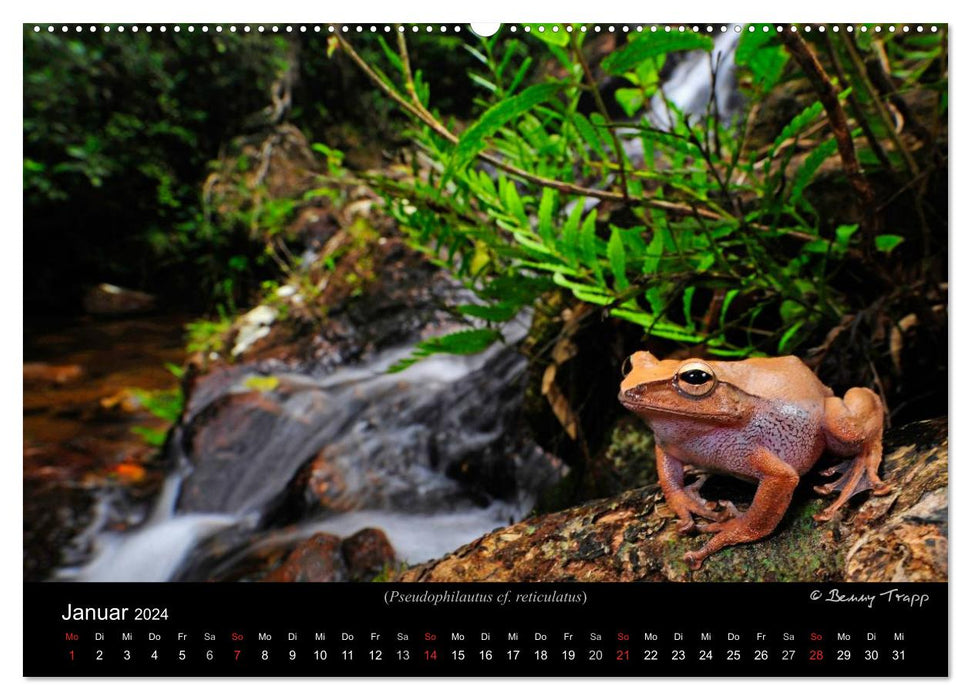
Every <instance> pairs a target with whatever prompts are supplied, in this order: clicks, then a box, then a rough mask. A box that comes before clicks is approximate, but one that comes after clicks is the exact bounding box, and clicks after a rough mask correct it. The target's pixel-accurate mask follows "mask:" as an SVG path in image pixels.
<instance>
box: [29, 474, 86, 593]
mask: <svg viewBox="0 0 971 700" xmlns="http://www.w3.org/2000/svg"><path fill="white" fill-rule="evenodd" d="M35 476H36V475H35ZM95 506H96V501H95V498H94V495H93V494H92V493H91V492H90V491H88V490H86V489H79V488H75V487H73V486H72V485H70V484H69V483H60V482H57V481H48V480H46V479H40V478H25V479H24V580H25V581H42V580H44V579H45V578H47V577H48V576H50V574H51V573H52V572H53V571H54V570H55V569H56V568H57V567H59V566H62V565H64V564H69V563H74V562H71V561H70V558H71V557H70V554H69V551H70V550H71V549H72V548H73V545H74V544H75V541H76V540H77V538H79V537H80V536H81V535H82V534H83V533H84V532H85V530H86V529H87V528H88V527H89V526H90V525H91V523H92V522H93V521H94V519H95V517H96V511H95Z"/></svg>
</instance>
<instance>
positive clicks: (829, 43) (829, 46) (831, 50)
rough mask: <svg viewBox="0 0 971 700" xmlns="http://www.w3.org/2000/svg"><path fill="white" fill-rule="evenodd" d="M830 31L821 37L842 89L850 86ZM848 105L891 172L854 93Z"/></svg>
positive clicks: (888, 162)
mask: <svg viewBox="0 0 971 700" xmlns="http://www.w3.org/2000/svg"><path fill="white" fill-rule="evenodd" d="M831 33H832V32H825V33H824V34H823V39H824V41H825V42H826V52H827V53H828V54H829V60H830V62H831V63H832V64H833V70H834V71H836V79H837V80H839V81H840V87H842V88H843V89H844V90H845V89H846V88H848V87H850V83H849V81H848V80H847V79H846V76H845V75H844V73H843V70H842V68H841V66H840V59H839V55H838V54H837V53H836V46H835V45H834V44H833V39H832V38H831V37H830V34H831ZM849 101H850V107H852V108H853V114H854V116H855V117H856V122H857V124H859V125H860V126H861V127H862V128H863V134H864V136H866V140H867V143H869V144H870V148H872V149H873V152H874V153H875V154H876V156H877V160H879V161H880V163H881V165H883V167H884V168H886V169H887V172H891V173H892V172H893V165H891V163H890V159H889V158H888V157H887V152H886V151H885V150H883V146H882V145H881V144H880V142H879V141H878V140H877V136H876V134H874V133H873V129H871V128H870V120H869V119H867V118H866V112H864V111H863V106H862V105H861V104H860V101H859V100H858V99H856V95H855V94H854V93H853V92H850V96H849Z"/></svg>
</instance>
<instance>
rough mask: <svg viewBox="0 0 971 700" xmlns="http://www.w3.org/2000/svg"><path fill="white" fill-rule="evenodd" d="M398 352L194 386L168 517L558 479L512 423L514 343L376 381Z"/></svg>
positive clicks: (301, 507)
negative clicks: (339, 366)
mask: <svg viewBox="0 0 971 700" xmlns="http://www.w3.org/2000/svg"><path fill="white" fill-rule="evenodd" d="M403 351H407V350H403ZM403 351H399V355H389V356H387V357H386V358H384V359H381V360H380V361H379V362H377V363H375V364H373V365H371V366H366V367H360V366H358V367H355V366H351V367H348V368H346V369H343V370H340V371H338V372H335V373H333V374H331V375H327V376H324V377H320V378H317V377H313V376H308V375H306V374H299V373H295V372H292V371H286V370H284V371H272V370H274V368H276V369H283V368H281V366H280V364H279V363H277V362H272V361H265V362H261V363H255V364H250V365H242V366H236V367H229V368H223V369H218V370H214V371H212V372H210V373H209V374H208V375H204V376H202V377H199V378H197V379H195V380H193V383H192V386H191V388H190V396H189V399H188V405H187V410H186V414H185V416H184V418H183V421H182V426H181V428H180V430H179V433H178V437H177V439H176V440H174V441H173V445H174V447H175V449H176V450H177V451H178V454H177V455H176V456H175V459H176V460H181V461H183V463H185V464H187V465H189V468H190V473H189V474H188V476H187V477H186V480H185V482H184V485H183V490H182V494H181V497H180V500H179V506H178V509H179V511H180V512H210V513H212V512H218V513H238V514H243V513H257V514H260V515H261V516H270V515H273V514H274V513H278V512H279V510H280V509H281V508H283V509H284V510H287V511H289V513H288V514H287V515H286V518H291V519H292V518H296V517H302V516H306V515H308V514H309V513H327V512H335V511H337V512H347V511H351V510H363V509H379V510H392V511H398V512H410V513H422V512H441V511H443V510H444V511H450V510H455V509H458V508H462V507H472V506H482V505H486V504H488V503H489V502H491V501H492V500H493V499H495V498H506V497H517V496H518V494H519V493H520V492H525V493H536V490H537V489H539V488H541V487H542V486H543V485H544V484H546V483H548V482H549V481H550V480H553V479H555V478H557V477H558V476H559V472H558V471H557V470H556V469H555V468H554V467H553V466H552V464H551V462H550V460H549V459H548V458H547V457H546V455H545V453H543V452H542V450H539V449H538V448H537V447H536V446H535V444H533V443H531V442H530V440H529V438H528V436H527V435H526V434H525V433H524V430H523V427H522V426H521V424H520V421H519V413H518V411H519V406H520V402H519V401H520V400H519V396H520V394H521V388H522V383H521V382H522V369H523V366H524V362H525V360H524V359H523V358H522V357H521V356H520V355H519V354H518V353H517V352H516V351H515V350H514V349H513V348H504V347H500V346H496V347H495V348H493V349H492V350H490V351H488V352H486V353H484V354H482V355H477V356H471V357H448V358H432V359H429V360H426V361H425V362H421V363H418V364H416V365H414V366H413V367H411V368H410V369H408V370H407V371H405V372H403V373H401V374H397V375H389V374H387V373H386V372H385V369H386V367H387V366H388V365H389V364H390V363H391V362H392V361H393V360H394V359H395V357H397V356H400V353H401V352H403Z"/></svg>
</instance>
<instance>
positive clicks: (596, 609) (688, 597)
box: [24, 583, 948, 677]
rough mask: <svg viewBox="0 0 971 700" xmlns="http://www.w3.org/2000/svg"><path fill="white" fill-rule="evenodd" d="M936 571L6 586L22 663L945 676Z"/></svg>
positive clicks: (457, 672)
mask: <svg viewBox="0 0 971 700" xmlns="http://www.w3.org/2000/svg"><path fill="white" fill-rule="evenodd" d="M947 591H948V589H947V584H943V583H931V584H846V583H831V584H808V583H696V584H678V583H625V584H589V585H585V584H578V583H569V584H563V583H559V584H526V583H516V584H497V583H489V584H427V585H426V584H401V585H395V584H379V583H373V584H299V583H296V584H293V583H290V584H215V583H212V584H206V583H179V584H172V583H167V584H77V583H25V584H24V605H25V608H24V629H25V632H24V636H25V639H24V645H25V647H24V651H25V654H24V674H25V675H27V676H223V677H233V676H321V677H348V676H632V677H651V676H659V677H676V676H808V677H812V676H819V677H827V676H946V675H948V650H947V639H948V633H947V607H948V600H947Z"/></svg>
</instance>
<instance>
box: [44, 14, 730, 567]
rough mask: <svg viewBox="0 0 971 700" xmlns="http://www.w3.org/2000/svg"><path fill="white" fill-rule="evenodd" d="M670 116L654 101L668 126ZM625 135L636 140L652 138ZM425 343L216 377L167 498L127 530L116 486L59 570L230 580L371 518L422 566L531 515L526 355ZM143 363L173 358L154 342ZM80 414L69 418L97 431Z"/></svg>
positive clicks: (541, 472) (679, 75) (73, 426)
mask: <svg viewBox="0 0 971 700" xmlns="http://www.w3.org/2000/svg"><path fill="white" fill-rule="evenodd" d="M737 40H738V37H737V35H736V34H735V33H734V32H728V33H726V34H720V35H718V36H716V37H715V45H716V48H715V54H714V55H715V56H716V57H720V58H719V59H718V63H717V65H718V70H717V71H716V75H715V77H714V79H713V78H712V71H711V68H712V66H711V63H710V62H709V57H708V54H706V53H704V52H697V53H693V54H689V55H688V56H687V57H685V58H684V59H683V60H682V61H681V62H680V63H679V64H678V65H677V66H676V67H675V68H674V69H673V71H672V73H671V77H670V78H669V80H668V81H667V83H666V84H665V86H664V87H665V90H664V92H665V94H666V95H667V97H668V98H669V99H670V100H672V101H673V102H674V103H675V104H676V105H677V106H678V108H679V109H680V110H682V111H683V112H684V113H686V114H688V115H693V116H699V115H702V114H705V112H706V110H707V109H708V108H709V105H710V103H711V101H712V99H714V100H715V101H717V104H718V106H719V112H720V113H721V114H722V115H723V116H726V117H727V116H729V115H730V114H732V112H733V110H734V109H735V104H734V103H733V99H736V97H737V92H736V90H735V87H734V71H733V68H732V56H733V53H734V49H735V45H736V43H737ZM713 89H714V98H713V93H712V90H713ZM666 114H667V112H666V110H665V109H664V108H663V107H662V106H661V105H659V104H657V103H655V104H653V105H652V109H651V117H650V118H651V119H652V120H653V121H654V123H655V124H656V125H658V126H663V125H664V124H665V123H666V122H665V119H667V118H668V117H667V116H666ZM625 143H626V144H628V145H629V146H630V147H631V148H635V149H636V148H637V145H638V144H640V143H641V141H640V139H630V140H625ZM629 155H630V156H631V157H632V159H634V158H636V156H637V154H636V153H631V154H629ZM525 321H526V320H525V319H519V320H517V321H514V322H513V323H512V324H511V325H510V326H509V327H508V328H506V333H505V334H506V337H507V339H508V340H509V341H510V343H515V342H516V341H517V340H518V339H520V338H522V337H523V335H524V334H525V331H526V323H525ZM412 348H413V345H412V344H411V343H407V344H404V345H401V346H399V347H396V348H393V349H390V350H387V351H385V352H382V353H379V354H378V355H376V356H375V357H374V358H372V359H371V360H368V361H367V362H364V363H360V364H356V365H344V366H339V367H338V368H337V369H336V370H334V371H331V372H329V373H324V374H323V375H322V376H319V375H318V373H317V372H315V371H313V368H310V369H309V370H308V369H307V368H303V369H301V370H294V369H293V368H292V367H289V366H286V365H282V364H280V363H274V362H262V363H252V364H243V365H240V366H232V367H231V368H229V369H227V370H226V371H224V372H221V373H219V374H218V375H215V376H209V377H206V378H205V379H204V381H203V382H202V383H200V384H198V385H197V386H196V387H195V388H194V390H193V392H192V394H191V397H190V403H189V405H188V406H187V407H186V413H185V416H184V418H183V421H182V423H181V425H180V426H178V427H177V429H176V430H175V431H174V433H173V435H172V437H171V439H170V440H169V444H168V453H167V462H168V464H169V467H170V474H169V476H168V477H167V478H166V480H165V482H164V484H162V486H161V488H160V491H159V495H158V496H157V497H156V499H155V501H154V505H153V506H152V507H151V508H150V509H149V511H148V512H147V514H145V515H144V516H143V518H142V520H141V522H140V523H138V524H137V526H135V527H129V528H118V527H117V521H118V517H117V513H115V512H114V510H113V506H112V503H111V501H110V500H109V499H105V498H102V500H100V501H99V502H98V503H97V504H96V507H95V508H94V509H93V516H92V517H91V518H90V521H89V522H88V523H87V525H86V526H85V527H84V528H83V531H82V533H81V534H80V535H79V536H78V537H76V538H75V541H74V542H73V543H72V544H71V545H70V546H73V547H75V548H76V549H77V548H78V545H77V542H78V541H81V542H83V543H85V546H83V547H80V549H82V550H84V552H85V554H84V555H83V556H74V557H68V562H69V563H70V562H72V561H73V562H74V563H73V564H72V565H70V566H65V567H62V568H61V569H60V570H59V571H58V572H57V574H56V577H57V578H60V579H68V580H82V581H166V580H173V579H194V578H202V579H208V578H219V576H221V575H225V573H226V572H229V571H232V570H233V567H234V566H235V565H236V563H237V562H238V561H239V560H241V559H242V558H245V557H246V556H247V553H248V552H249V551H251V550H253V549H254V548H256V547H266V546H293V545H295V544H296V543H298V542H300V541H301V540H303V539H306V538H307V537H309V536H310V535H312V534H314V533H316V532H327V533H331V534H334V535H338V536H341V537H345V536H347V535H350V534H352V533H354V532H356V531H357V530H360V529H361V528H364V527H377V528H381V529H382V530H384V532H385V533H386V534H387V536H388V538H389V540H390V542H391V544H392V545H393V547H394V548H395V550H396V553H397V555H398V557H399V559H401V560H403V561H406V562H410V563H418V562H421V561H425V560H427V559H431V558H435V557H438V556H441V555H443V554H445V553H447V552H449V551H452V550H454V549H456V548H457V547H459V546H461V545H463V544H466V543H468V542H470V541H472V540H474V539H475V538H476V537H478V536H480V535H482V534H483V533H485V532H488V531H490V530H492V529H494V528H496V527H501V526H504V525H507V524H509V523H511V522H514V521H517V520H519V519H521V518H522V517H523V516H524V515H526V514H527V513H528V512H529V510H530V509H531V508H532V506H533V504H534V502H535V500H536V497H537V495H538V494H539V493H540V492H541V491H542V490H543V489H544V488H546V487H548V486H549V485H550V484H552V483H554V482H555V481H556V480H557V479H559V478H561V477H562V476H563V469H562V467H561V466H557V465H556V463H555V460H551V459H550V458H549V457H548V456H547V455H545V454H543V452H542V451H541V450H540V449H539V448H538V447H537V446H536V445H535V444H534V443H532V442H531V440H530V439H529V438H528V436H526V435H525V433H524V431H523V429H522V426H521V421H520V417H519V413H518V411H519V404H520V402H521V400H522V379H523V372H524V370H525V360H524V359H523V358H522V357H520V356H519V355H518V354H517V353H516V351H515V350H514V349H513V348H512V347H511V346H502V347H500V346H496V347H494V348H493V349H491V350H489V351H488V352H486V353H482V354H480V355H475V356H470V357H457V356H435V357H432V358H429V359H426V360H424V361H422V362H419V363H418V364H416V365H413V366H412V367H410V368H409V369H407V370H406V371H404V372H402V373H400V374H394V375H389V374H387V372H386V370H387V368H388V367H389V366H390V365H391V364H393V363H394V362H395V361H396V360H398V359H400V358H401V357H404V356H406V355H407V354H409V353H410V352H411V350H412ZM138 352H139V350H138V349H137V348H133V349H132V353H133V354H135V353H138ZM142 362H143V363H144V364H146V365H149V364H151V365H152V366H153V367H154V368H156V370H157V368H158V367H159V365H160V364H161V363H160V362H158V358H157V357H156V356H155V354H154V353H151V352H147V353H146V354H145V355H144V356H143V360H142ZM25 371H26V370H25ZM134 385H137V383H135V384H134ZM254 387H256V388H257V389H258V390H254ZM25 407H26V400H25ZM75 418H76V417H75ZM72 420H73V418H68V419H67V421H66V422H67V424H69V425H70V428H69V430H75V431H76V430H77V429H78V427H79V426H81V429H84V423H83V421H80V422H78V421H75V423H71V421H72ZM62 427H63V426H62ZM25 431H26V428H25ZM25 462H26V457H25ZM308 465H309V466H308ZM25 497H26V496H25ZM119 530H121V531H119ZM25 546H26V545H25ZM216 552H218V554H216Z"/></svg>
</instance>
